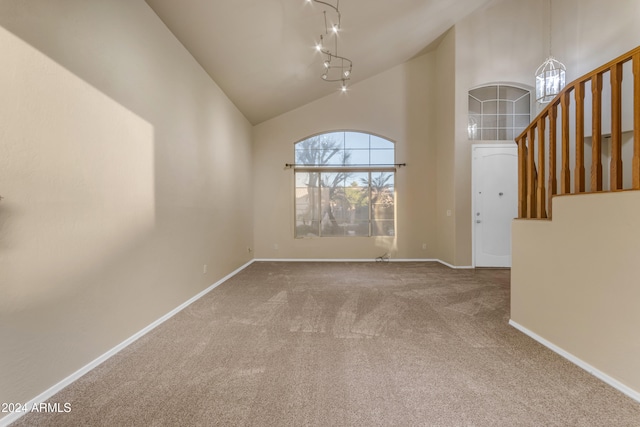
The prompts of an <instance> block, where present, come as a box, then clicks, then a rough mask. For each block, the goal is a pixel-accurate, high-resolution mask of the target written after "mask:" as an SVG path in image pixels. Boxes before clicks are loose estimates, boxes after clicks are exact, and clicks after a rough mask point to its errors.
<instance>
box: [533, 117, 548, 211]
mask: <svg viewBox="0 0 640 427" xmlns="http://www.w3.org/2000/svg"><path fill="white" fill-rule="evenodd" d="M544 128H545V117H544V116H543V117H541V118H540V121H538V190H537V197H536V208H537V209H536V218H546V217H547V211H546V210H545V203H546V195H545V189H544V184H545V182H544V177H545V170H544V162H545V158H544Z"/></svg>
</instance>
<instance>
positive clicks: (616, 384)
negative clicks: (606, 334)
mask: <svg viewBox="0 0 640 427" xmlns="http://www.w3.org/2000/svg"><path fill="white" fill-rule="evenodd" d="M509 325H511V326H513V327H514V328H516V329H517V330H519V331H520V332H522V333H523V334H525V335H528V336H529V337H530V338H533V339H534V340H536V341H538V342H539V343H540V344H542V345H543V346H545V347H547V348H548V349H549V350H551V351H553V352H555V353H557V354H559V355H560V356H562V357H564V358H565V359H567V360H568V361H569V362H571V363H573V364H574V365H577V366H579V367H580V368H582V369H584V370H585V371H587V372H588V373H590V374H591V375H593V376H594V377H596V378H598V379H599V380H601V381H604V382H605V383H607V384H609V385H610V386H611V387H613V388H615V389H616V390H618V391H620V392H621V393H623V394H626V395H627V396H629V397H630V398H632V399H633V400H635V401H637V402H640V392H638V391H636V390H634V389H632V388H630V387H627V386H626V385H624V384H622V383H621V382H620V381H618V380H616V379H614V378H612V377H610V376H609V375H607V374H605V373H604V372H602V371H600V370H598V369H596V368H594V367H593V366H591V365H589V364H588V363H587V362H585V361H583V360H582V359H579V358H578V357H576V356H574V355H573V354H571V353H569V352H567V351H565V350H563V349H562V348H560V347H558V346H557V345H555V344H553V343H552V342H550V341H547V340H546V339H544V338H542V337H541V336H540V335H538V334H536V333H535V332H532V331H530V330H529V329H527V328H525V327H524V326H522V325H520V324H518V323H517V322H514V321H513V320H509Z"/></svg>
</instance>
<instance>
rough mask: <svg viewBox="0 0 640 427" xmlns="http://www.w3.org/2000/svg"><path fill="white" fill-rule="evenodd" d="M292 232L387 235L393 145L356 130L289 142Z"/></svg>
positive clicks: (391, 204)
mask: <svg viewBox="0 0 640 427" xmlns="http://www.w3.org/2000/svg"><path fill="white" fill-rule="evenodd" d="M295 159H296V164H295V224H296V225H295V236H296V237H297V238H302V237H328V236H333V237H335V236H393V235H394V233H395V221H394V210H395V186H394V181H395V165H394V163H395V148H394V144H393V142H391V141H389V140H387V139H384V138H381V137H379V136H376V135H371V134H368V133H362V132H329V133H323V134H320V135H315V136H312V137H310V138H307V139H305V140H302V141H300V142H298V143H296V144H295Z"/></svg>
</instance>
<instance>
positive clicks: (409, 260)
mask: <svg viewBox="0 0 640 427" xmlns="http://www.w3.org/2000/svg"><path fill="white" fill-rule="evenodd" d="M254 261H256V262H376V261H379V260H377V259H375V258H364V259H362V258H353V259H345V258H256V259H255V260H254ZM385 261H386V260H385ZM388 261H389V262H439V263H440V264H442V265H445V266H447V267H449V268H453V269H458V270H460V269H472V268H474V267H473V266H470V265H463V266H456V265H452V264H449V263H448V262H444V261H442V260H439V259H437V258H397V259H396V258H390V259H389V260H388Z"/></svg>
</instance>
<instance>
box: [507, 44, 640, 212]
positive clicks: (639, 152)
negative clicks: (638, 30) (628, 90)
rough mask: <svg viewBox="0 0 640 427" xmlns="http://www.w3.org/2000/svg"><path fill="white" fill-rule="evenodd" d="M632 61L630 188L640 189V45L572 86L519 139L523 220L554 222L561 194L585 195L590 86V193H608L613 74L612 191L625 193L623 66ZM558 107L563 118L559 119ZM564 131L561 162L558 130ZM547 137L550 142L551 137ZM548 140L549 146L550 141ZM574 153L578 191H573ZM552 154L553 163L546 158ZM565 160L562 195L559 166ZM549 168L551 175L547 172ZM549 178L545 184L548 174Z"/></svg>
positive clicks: (554, 100)
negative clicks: (606, 141) (607, 107)
mask: <svg viewBox="0 0 640 427" xmlns="http://www.w3.org/2000/svg"><path fill="white" fill-rule="evenodd" d="M628 61H633V62H632V70H633V157H632V161H631V169H632V173H631V176H632V182H631V188H632V189H635V190H640V46H639V47H637V48H635V49H633V50H632V51H630V52H628V53H626V54H624V55H622V56H620V57H618V58H616V59H614V60H613V61H611V62H609V63H607V64H605V65H603V66H601V67H599V68H597V69H595V70H593V71H592V72H590V73H587V74H585V75H584V76H582V77H580V78H578V79H576V80H574V81H573V82H571V83H570V84H568V85H567V86H566V87H565V88H564V89H563V90H562V91H561V92H560V93H559V94H558V96H556V97H555V98H554V99H553V100H552V101H551V102H550V103H549V104H548V105H547V106H546V107H545V108H544V109H543V110H542V111H541V112H540V114H538V116H537V117H536V118H535V119H534V120H533V121H532V122H531V124H529V126H528V127H527V128H526V129H525V130H524V131H523V132H522V133H521V134H520V135H519V136H518V137H517V138H516V143H517V144H518V217H519V218H536V219H544V218H551V213H552V209H551V203H552V197H553V196H554V195H556V194H570V193H574V194H575V193H584V192H586V181H585V179H586V177H585V164H584V163H585V161H584V157H585V132H584V123H585V89H586V84H587V83H590V86H591V111H590V112H589V113H590V114H591V123H592V128H591V138H592V140H591V159H592V161H591V168H590V181H589V183H590V192H602V191H607V190H605V189H604V188H603V177H602V174H603V167H602V136H603V135H602V131H603V129H602V109H603V108H602V104H603V102H602V83H603V76H604V75H605V74H606V73H607V72H608V73H609V75H610V79H611V112H610V113H611V164H610V166H609V170H610V185H609V187H610V188H609V189H608V191H616V190H621V189H623V179H622V177H623V175H622V167H623V161H622V160H623V159H622V133H623V129H622V78H623V65H624V64H625V63H626V62H628ZM572 94H573V102H575V108H574V110H575V117H573V119H574V122H575V129H574V131H575V133H574V136H575V138H574V146H573V147H572V146H571V128H570V123H571V119H572V117H570V113H571V102H572V96H571V95H572ZM558 108H560V110H561V115H560V117H558ZM558 126H559V127H560V139H561V140H560V144H561V147H560V156H559V157H560V158H559V159H558V150H557V141H556V139H557V136H556V135H557V131H558ZM547 137H548V138H547ZM547 139H548V141H547ZM571 148H573V151H574V153H575V158H574V161H573V184H574V185H573V192H572V190H571V173H572V170H571V161H570V159H569V156H570V152H571ZM546 151H548V156H549V157H548V162H547V159H546V158H545V157H546ZM558 161H560V177H559V179H560V189H559V191H560V192H559V193H558V182H557V181H558V177H557V176H556V175H557V166H558ZM547 167H548V172H547V171H546V168H547ZM546 173H548V177H547V179H546V180H545V174H546Z"/></svg>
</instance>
